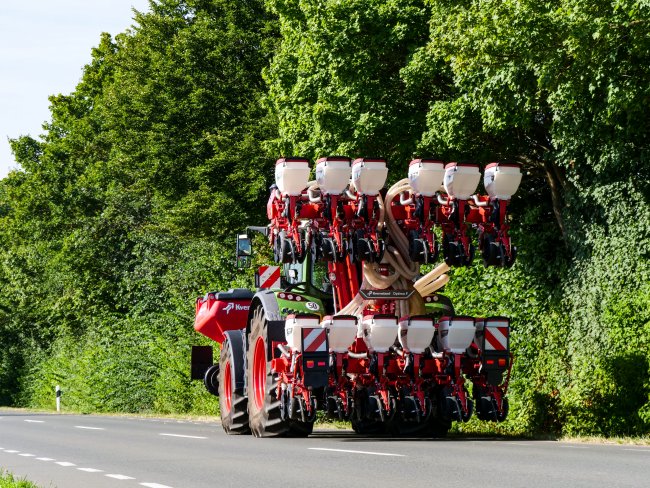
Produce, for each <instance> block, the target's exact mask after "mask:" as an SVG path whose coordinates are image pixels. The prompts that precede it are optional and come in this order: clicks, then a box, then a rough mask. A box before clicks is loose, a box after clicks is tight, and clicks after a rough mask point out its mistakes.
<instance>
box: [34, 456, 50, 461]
mask: <svg viewBox="0 0 650 488" xmlns="http://www.w3.org/2000/svg"><path fill="white" fill-rule="evenodd" d="M36 460H37V461H54V459H52V458H46V457H42V458H36Z"/></svg>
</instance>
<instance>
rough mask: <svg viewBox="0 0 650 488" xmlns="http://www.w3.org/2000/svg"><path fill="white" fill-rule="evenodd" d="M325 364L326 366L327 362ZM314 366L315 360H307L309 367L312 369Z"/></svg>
mask: <svg viewBox="0 0 650 488" xmlns="http://www.w3.org/2000/svg"><path fill="white" fill-rule="evenodd" d="M323 366H325V363H323ZM313 367H314V361H307V369H311V368H313Z"/></svg>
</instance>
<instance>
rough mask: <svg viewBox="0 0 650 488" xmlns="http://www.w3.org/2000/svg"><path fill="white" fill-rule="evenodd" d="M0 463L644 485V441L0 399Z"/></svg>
mask: <svg viewBox="0 0 650 488" xmlns="http://www.w3.org/2000/svg"><path fill="white" fill-rule="evenodd" d="M0 466H1V467H4V468H6V469H8V470H9V471H11V472H13V473H14V474H16V475H17V476H19V477H23V476H24V477H27V478H28V479H30V480H32V481H34V482H35V483H38V484H40V485H41V486H43V487H44V488H49V487H57V488H76V487H83V488H86V487H92V488H104V487H106V488H109V487H119V488H139V487H143V486H144V487H147V488H168V487H171V488H204V487H205V488H215V487H219V488H222V487H249V486H260V487H262V486H263V487H283V488H292V487H307V486H308V487H314V488H319V487H330V486H331V487H354V488H361V487H366V486H368V487H373V488H377V487H378V486H400V487H401V486H406V487H417V486H422V487H432V486H440V485H444V486H445V487H462V488H468V487H472V486H480V487H481V488H484V487H495V488H497V487H498V488H504V487H526V488H536V487H540V488H541V487H543V488H549V487H554V486H562V487H589V488H593V487H595V486H608V487H648V486H650V447H645V446H632V445H604V444H577V443H566V442H554V441H529V440H525V441H520V440H516V441H515V440H506V439H476V438H464V439H457V438H454V439H448V440H430V439H391V438H369V437H359V436H356V435H355V434H353V433H352V432H351V431H331V430H322V431H317V432H315V434H314V435H313V436H311V437H309V438H308V439H255V438H253V437H251V436H230V437H229V436H226V435H225V434H224V433H223V431H222V430H221V427H220V426H219V425H217V424H216V423H207V422H190V421H177V420H168V419H144V418H129V417H111V416H93V415H55V414H33V413H24V412H17V411H8V410H2V409H0Z"/></svg>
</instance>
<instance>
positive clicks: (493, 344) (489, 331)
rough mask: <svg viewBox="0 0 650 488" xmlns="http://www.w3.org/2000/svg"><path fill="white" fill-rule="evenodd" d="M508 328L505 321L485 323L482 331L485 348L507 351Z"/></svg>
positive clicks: (487, 349)
mask: <svg viewBox="0 0 650 488" xmlns="http://www.w3.org/2000/svg"><path fill="white" fill-rule="evenodd" d="M509 330H510V327H509V326H508V323H507V322H492V323H486V324H485V329H484V331H483V333H484V335H485V350H486V351H507V350H508V333H509Z"/></svg>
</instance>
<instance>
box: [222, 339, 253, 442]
mask: <svg viewBox="0 0 650 488" xmlns="http://www.w3.org/2000/svg"><path fill="white" fill-rule="evenodd" d="M224 336H225V338H224V341H223V344H222V345H221V355H220V357H219V411H220V413H221V426H222V427H223V430H224V431H226V433H227V434H230V435H234V434H250V432H251V431H250V428H249V427H248V409H247V405H246V404H247V402H248V398H247V397H246V396H245V395H244V374H245V371H244V337H243V335H242V331H239V330H229V331H226V332H225V333H224Z"/></svg>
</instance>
